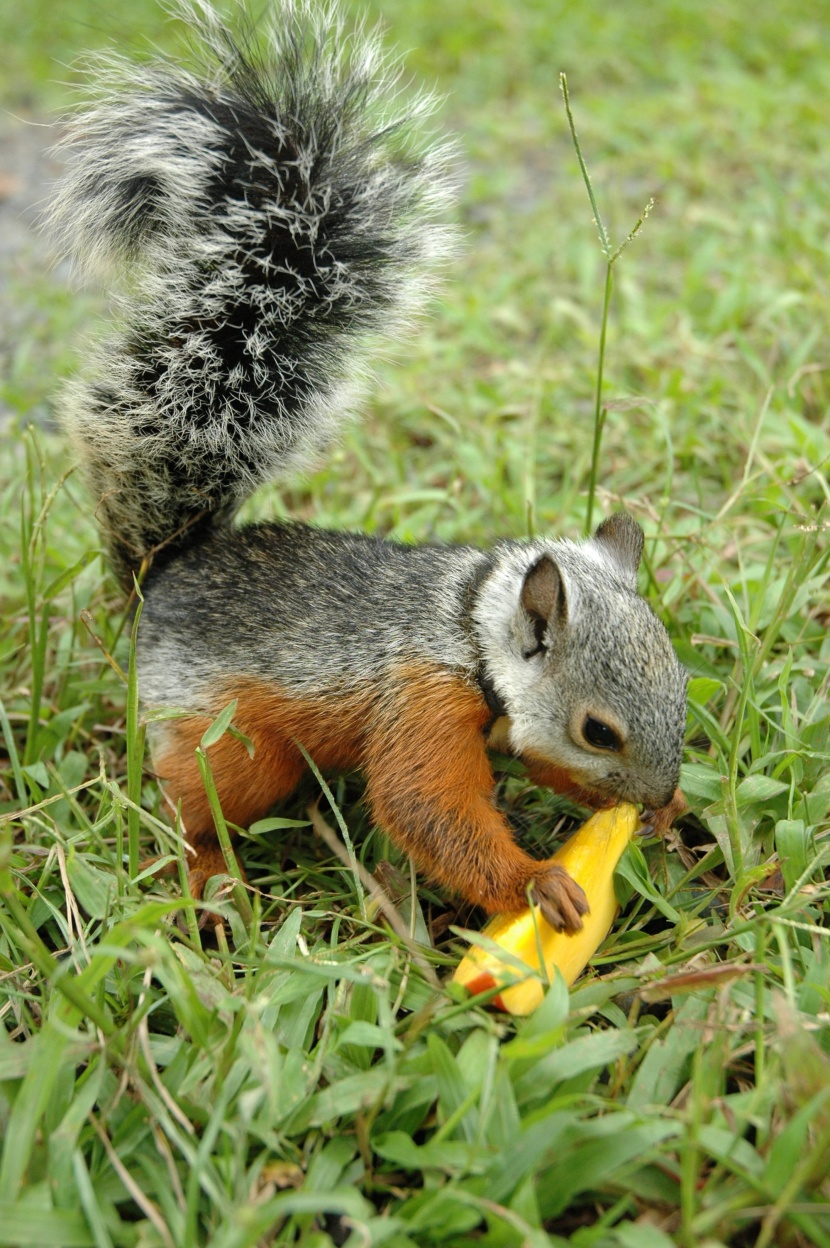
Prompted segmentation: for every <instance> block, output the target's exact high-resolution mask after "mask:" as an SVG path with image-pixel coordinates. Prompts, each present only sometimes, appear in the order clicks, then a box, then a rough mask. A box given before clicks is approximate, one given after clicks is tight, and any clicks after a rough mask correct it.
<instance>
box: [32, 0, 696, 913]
mask: <svg viewBox="0 0 830 1248" xmlns="http://www.w3.org/2000/svg"><path fill="white" fill-rule="evenodd" d="M177 11H180V12H182V13H183V14H184V16H185V19H186V21H187V22H188V24H189V25H190V27H191V28H192V31H193V33H194V34H195V36H196V38H197V39H198V40H199V41H200V43H201V46H202V49H203V54H202V56H201V59H200V63H199V68H198V70H197V71H194V72H190V71H188V70H185V69H184V68H181V67H180V66H178V65H177V64H176V63H173V62H171V61H169V60H166V59H162V60H161V61H160V62H158V63H155V64H152V65H150V66H144V67H134V66H130V65H128V64H127V63H126V62H122V61H121V60H120V59H119V58H112V59H111V60H109V61H108V62H107V63H106V65H103V66H100V67H98V68H97V69H96V75H97V78H98V82H97V98H96V100H95V102H94V103H93V104H92V105H90V106H87V107H86V108H85V109H84V110H82V111H80V112H79V113H78V114H76V115H75V116H74V118H73V119H72V121H71V123H70V126H69V129H68V133H67V136H66V139H65V140H64V149H65V150H66V151H67V153H68V156H69V165H68V170H67V172H66V174H65V175H64V179H63V182H62V184H61V185H60V188H59V190H58V192H57V196H56V199H55V202H54V204H53V208H52V226H53V229H54V232H55V235H56V237H57V239H58V241H59V244H60V245H61V246H62V247H63V249H64V250H65V251H66V252H67V253H68V254H70V255H71V256H72V257H73V258H74V260H75V261H76V262H79V263H81V264H84V265H87V266H89V267H91V268H92V269H93V270H100V269H102V268H103V269H104V270H105V271H106V272H107V273H108V274H110V273H112V271H113V270H114V271H115V278H116V281H115V284H116V289H117V291H118V293H117V294H116V296H115V300H116V303H115V315H116V318H117V326H116V329H115V330H114V331H113V332H112V333H111V335H110V337H109V339H108V340H107V341H106V342H105V343H104V344H103V346H101V347H99V348H98V349H97V351H96V353H95V354H94V356H93V359H92V362H91V365H90V367H89V368H88V369H87V371H86V374H85V375H84V376H82V377H81V378H80V379H76V380H74V381H73V382H71V383H69V384H68V387H67V392H66V395H65V398H64V401H63V422H64V425H65V427H66V429H67V430H68V433H69V437H70V439H71V442H72V444H73V447H74V450H75V452H76V453H77V456H78V458H79V460H80V463H81V467H82V471H83V472H84V473H85V476H86V479H87V483H88V486H89V488H90V490H91V492H92V495H93V497H94V498H95V500H96V503H97V513H96V515H97V519H98V521H99V524H100V527H101V530H102V535H103V540H104V543H105V545H106V548H107V550H108V553H109V557H110V560H111V562H112V565H113V567H114V569H115V571H116V573H117V575H118V576H119V578H120V580H121V582H122V584H123V585H124V587H125V589H127V590H130V589H131V588H132V586H133V575H134V574H135V573H136V572H137V571H138V570H139V569H142V568H143V570H144V571H145V572H146V575H145V577H144V581H143V597H144V606H143V614H142V618H141V626H140V629H139V638H138V658H137V662H138V672H139V682H140V688H141V691H142V698H143V701H144V704H145V705H146V706H149V707H158V706H174V707H177V708H183V709H184V711H185V712H187V713H186V715H184V716H183V717H180V718H174V719H168V720H166V721H164V722H163V723H160V724H155V725H153V726H152V729H153V731H152V733H151V744H152V747H153V761H154V768H155V770H156V772H157V774H158V775H159V777H160V778H161V780H162V782H163V785H164V789H165V793H166V796H167V799H168V800H169V802H170V804H171V806H172V808H173V809H174V810H175V809H176V808H177V807H180V810H181V816H182V823H183V827H184V829H185V832H186V836H187V840H188V843H189V845H190V847H191V848H192V850H193V851H195V858H194V865H193V866H192V869H191V872H190V885H191V889H192V892H193V893H194V895H195V896H200V895H201V893H202V890H203V888H204V884H205V883H206V881H207V879H208V878H209V877H210V876H211V875H214V874H218V873H222V872H224V871H225V866H224V859H223V857H222V854H221V850H220V847H219V844H218V839H217V835H216V831H215V827H214V822H213V818H212V815H211V810H210V806H209V803H208V799H207V796H206V793H205V789H204V786H203V783H202V780H201V777H200V772H199V769H198V766H197V759H196V756H195V752H194V751H195V747H196V746H197V745H198V744H199V742H200V739H201V737H202V735H203V733H204V732H205V730H206V728H207V726H208V725H209V724H210V723H211V722H212V721H213V720H214V719H215V718H216V716H217V715H218V714H219V712H220V711H221V710H222V709H223V708H225V707H226V706H227V705H228V704H229V703H230V702H231V700H233V699H235V700H236V710H235V713H234V716H233V720H234V725H235V726H236V728H238V729H239V730H240V733H241V734H244V736H246V737H248V738H249V740H250V742H252V743H253V753H252V755H251V754H249V751H248V749H247V748H246V745H245V744H244V743H243V742H242V741H241V740H240V739H239V736H238V735H233V734H227V733H226V734H225V735H224V736H223V737H222V738H221V739H220V740H219V741H218V742H216V743H215V744H213V745H212V746H211V747H210V748H209V759H210V764H211V769H212V773H213V777H214V781H215V784H216V788H217V791H218V794H219V798H220V801H221V805H222V809H223V812H224V816H225V818H226V820H227V821H228V822H229V823H231V824H234V825H238V826H246V825H248V824H250V823H251V822H253V821H254V820H257V819H259V818H261V817H262V816H264V815H265V814H266V813H267V812H268V811H269V809H271V808H272V807H273V806H274V805H275V804H276V803H277V802H279V801H280V800H281V799H283V798H285V797H287V796H288V795H289V794H290V793H291V792H292V791H293V790H294V788H295V786H296V785H297V783H298V781H299V780H300V778H301V776H302V775H303V773H304V772H305V771H306V768H307V763H306V759H305V757H304V754H303V751H305V752H306V753H307V755H308V756H310V757H311V758H312V759H313V760H314V761H315V763H316V765H317V767H318V768H320V769H321V770H325V771H338V770H345V769H352V768H359V769H361V770H362V772H363V774H364V776H365V780H366V798H367V801H368V804H369V807H370V810H371V812H372V815H373V817H374V819H375V820H376V821H377V823H378V824H379V825H380V826H381V827H382V828H383V829H384V830H385V831H386V832H387V833H388V834H389V836H390V837H391V838H392V840H393V841H394V842H395V843H396V844H397V845H398V846H399V847H400V849H401V850H403V851H404V852H405V853H407V854H409V855H411V857H412V859H413V860H414V862H415V864H416V865H417V867H418V868H419V869H421V870H423V871H424V872H425V873H426V874H427V875H428V876H429V877H430V878H431V879H432V880H433V881H435V882H437V883H438V884H440V885H443V886H445V887H448V888H449V889H451V890H453V891H455V892H456V893H459V894H461V895H462V896H463V897H464V898H466V899H467V900H468V901H470V902H473V903H475V904H478V905H481V906H483V907H484V908H485V909H486V910H488V911H491V912H496V911H510V910H518V909H522V908H523V907H524V906H525V905H526V904H527V899H528V895H529V893H530V896H531V897H532V899H533V900H534V901H535V902H536V903H537V904H538V905H539V906H540V908H541V911H542V913H543V914H544V916H545V917H546V919H547V920H548V921H549V922H550V923H551V924H552V925H553V926H554V927H555V928H557V929H559V930H564V931H567V932H574V931H576V930H578V929H579V928H580V927H581V926H582V916H583V915H584V914H585V913H586V912H587V903H586V900H585V896H584V894H583V892H582V890H581V888H580V887H579V886H578V885H577V884H576V883H575V882H574V881H573V880H572V879H571V878H570V876H569V875H568V874H567V873H566V872H565V871H564V870H563V869H562V868H561V867H560V866H558V865H557V864H556V863H553V862H551V861H539V860H537V859H534V858H532V857H531V856H530V855H528V854H527V853H526V852H525V851H524V850H522V849H521V848H520V847H519V846H518V845H517V843H516V841H515V840H514V837H513V834H512V832H511V829H510V826H509V824H508V822H507V820H506V818H505V816H504V815H503V814H502V813H501V812H500V810H499V809H498V807H497V805H496V804H495V802H494V787H495V785H494V777H493V772H492V769H491V763H490V761H489V757H488V746H491V747H492V746H494V745H496V746H497V747H498V748H499V749H500V750H502V751H504V750H508V751H509V752H511V753H512V754H514V755H515V756H516V757H518V758H519V759H520V760H522V761H523V762H524V763H525V764H526V766H527V770H528V773H529V775H530V777H531V779H532V780H533V781H535V782H536V783H538V784H541V785H550V786H551V787H553V788H554V789H556V790H558V791H560V792H565V793H568V794H570V795H571V796H574V797H576V798H577V799H578V800H582V801H584V802H586V803H588V804H593V805H604V804H611V803H613V802H616V801H619V800H621V799H625V800H628V801H632V802H637V803H642V804H643V805H644V806H645V807H646V809H647V811H648V812H649V816H650V817H651V818H652V819H653V820H655V821H656V822H657V823H661V824H663V825H664V826H668V823H669V822H670V821H671V819H672V818H673V817H674V814H675V813H676V812H677V810H678V809H679V808H682V805H683V801H682V794H680V791H679V789H678V788H677V785H678V781H679V772H680V760H681V752H682V745H683V736H684V728H685V722H686V683H687V677H686V674H685V672H684V669H683V668H682V667H681V665H680V663H679V661H678V659H677V657H676V655H675V653H674V650H673V648H672V645H671V643H670V640H669V637H668V634H667V632H666V630H665V628H664V627H663V625H662V623H661V622H660V621H659V620H658V619H657V617H656V615H655V614H654V613H653V612H652V610H651V609H650V607H649V606H648V605H647V603H646V602H645V601H644V600H643V599H642V598H641V597H640V596H639V595H638V593H637V570H638V566H639V563H640V558H641V554H642V550H643V543H644V538H643V533H642V530H641V528H640V527H639V525H638V524H637V523H636V522H635V521H634V520H633V519H632V518H631V517H630V516H629V515H628V514H626V513H624V512H622V513H617V514H613V515H611V516H610V517H609V518H608V519H606V520H605V521H603V523H601V524H600V525H599V527H598V528H597V530H596V532H595V533H594V534H593V536H592V537H591V538H590V539H588V540H586V541H582V542H573V541H569V540H565V539H558V540H548V539H545V538H537V539H534V540H528V541H519V540H506V541H500V542H498V543H497V544H496V545H495V546H494V547H493V548H492V549H490V550H479V549H475V548H472V547H469V546H463V545H458V546H452V545H438V544H424V545H419V544H414V545H406V544H401V543H396V542H394V541H389V540H382V539H379V538H376V537H373V536H368V535H363V534H359V533H349V532H331V531H323V530H320V529H317V528H314V527H312V526H310V525H307V524H303V523H295V522H286V523H254V524H249V525H246V526H242V527H235V526H234V524H233V517H234V513H235V512H236V510H237V509H238V507H239V505H240V504H241V502H242V501H243V500H244V499H245V498H247V497H248V496H249V495H250V494H251V493H252V492H253V490H254V489H255V488H256V487H257V486H258V485H260V484H262V483H264V482H266V481H273V480H278V479H280V478H283V479H284V478H285V477H287V476H290V475H291V474H293V473H295V472H297V471H298V469H299V468H300V467H301V466H302V465H304V464H306V463H308V462H309V461H310V460H313V459H314V458H315V456H316V455H317V454H318V453H319V452H320V451H321V449H322V448H324V447H325V445H326V444H327V443H328V442H329V441H330V440H331V438H332V436H333V435H334V434H335V433H336V431H337V429H338V427H339V426H340V425H341V423H342V422H343V420H344V419H345V417H346V414H347V413H348V412H350V409H351V408H353V406H354V404H355V401H356V396H357V395H358V394H359V391H360V387H361V383H362V382H363V381H364V377H365V373H366V355H367V352H369V351H370V349H371V347H372V343H373V342H374V341H375V340H376V338H377V336H378V334H379V333H386V334H392V335H397V334H399V332H400V331H401V329H402V327H403V326H405V325H406V324H408V322H409V320H410V318H411V314H412V312H413V310H414V309H416V308H417V307H418V306H419V305H420V304H421V303H422V302H423V299H424V295H425V293H427V292H428V291H429V287H430V274H431V273H432V272H433V271H434V268H435V264H436V262H440V261H441V260H442V259H443V258H444V257H445V256H446V255H447V254H451V251H452V239H451V237H450V234H451V232H448V230H447V227H446V226H444V225H443V224H442V218H443V216H444V215H445V214H444V211H443V208H444V205H445V203H446V202H447V200H448V199H451V198H452V193H453V190H454V186H453V173H452V169H453V160H452V155H451V153H450V152H448V149H447V145H446V144H444V143H443V142H441V141H438V140H435V139H434V138H433V137H432V135H431V134H430V133H428V132H426V133H425V129H424V126H423V124H422V120H421V119H422V117H423V116H425V115H426V114H427V113H428V111H429V107H430V101H429V100H425V98H424V97H422V98H420V99H419V100H417V101H416V102H415V103H414V104H409V105H408V106H407V107H402V106H401V105H400V104H397V105H396V103H395V97H396V95H397V94H398V92H397V90H396V84H397V82H398V79H399V76H400V70H399V68H398V67H397V65H396V63H391V64H390V62H389V59H388V58H387V57H385V56H384V54H383V53H381V51H380V48H379V40H378V36H377V33H375V32H369V31H366V30H365V29H362V28H361V29H359V30H358V31H357V33H355V34H352V35H351V36H350V37H346V35H345V33H344V27H343V22H342V19H341V17H340V16H339V15H338V13H337V11H336V9H333V8H331V7H321V8H318V9H315V8H314V7H313V6H312V5H310V4H308V3H306V0H278V2H277V3H276V4H275V7H274V11H273V13H272V15H271V18H270V24H269V25H268V28H267V30H266V31H265V32H264V34H263V33H262V32H260V33H257V34H256V35H255V33H254V32H253V31H252V30H243V31H242V33H241V34H240V33H239V32H238V31H235V30H234V29H232V28H231V27H230V26H229V25H228V24H227V23H226V22H225V21H224V19H222V18H221V17H220V16H219V15H218V14H217V13H216V12H215V11H214V10H213V9H212V8H211V7H210V5H209V4H208V3H207V0H193V3H186V2H185V3H183V4H181V6H180V9H179V10H177ZM395 108H397V110H398V111H397V112H395V111H394V109H395ZM390 109H391V110H392V111H390ZM119 280H120V285H119V284H118V281H119ZM300 747H302V750H301V748H300Z"/></svg>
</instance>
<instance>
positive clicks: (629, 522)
mask: <svg viewBox="0 0 830 1248" xmlns="http://www.w3.org/2000/svg"><path fill="white" fill-rule="evenodd" d="M593 540H594V541H595V542H599V543H600V544H601V545H603V546H605V547H606V549H607V550H608V552H609V554H611V555H613V556H614V558H615V559H616V561H617V563H618V564H619V565H620V566H621V567H622V568H623V570H624V571H626V572H630V573H631V574H632V576H635V577H636V575H637V569H638V568H639V566H640V560H641V559H642V557H643V547H644V546H645V543H646V539H645V535H644V533H643V530H642V529H641V528H640V526H639V524H638V523H637V521H636V520H635V519H634V517H633V516H630V515H629V514H628V512H627V511H615V512H614V514H613V515H612V516H609V517H608V519H607V520H603V522H602V524H601V525H600V526H599V528H598V529H597V531H596V533H595V534H594V537H593Z"/></svg>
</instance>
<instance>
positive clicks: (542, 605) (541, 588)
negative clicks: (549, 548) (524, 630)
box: [520, 555, 568, 659]
mask: <svg viewBox="0 0 830 1248" xmlns="http://www.w3.org/2000/svg"><path fill="white" fill-rule="evenodd" d="M520 601H521V604H522V607H523V609H524V612H525V615H526V616H527V617H528V620H529V623H530V626H531V628H532V630H533V635H534V637H535V638H536V648H535V649H531V650H529V651H527V652H526V653H525V656H524V657H525V658H526V659H530V658H532V657H533V656H534V655H535V654H539V653H540V652H541V651H543V650H547V648H548V644H547V640H546V637H547V633H548V629H549V628H550V627H551V625H560V626H562V625H564V624H565V623H566V622H567V619H568V603H567V600H566V598H565V586H564V585H563V583H562V577H561V575H560V572H559V569H558V567H557V566H556V564H555V563H554V561H553V559H551V557H550V555H541V556H540V558H538V559H537V560H536V562H535V563H534V564H533V565H532V566H531V567H530V568H529V569H528V570H527V572H526V573H525V579H524V583H523V584H522V593H521V598H520Z"/></svg>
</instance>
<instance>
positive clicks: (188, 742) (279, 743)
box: [155, 677, 368, 897]
mask: <svg viewBox="0 0 830 1248" xmlns="http://www.w3.org/2000/svg"><path fill="white" fill-rule="evenodd" d="M231 699H234V700H235V701H236V704H237V705H236V711H235V712H234V716H233V723H234V726H235V727H236V728H237V729H239V731H240V732H241V733H242V734H244V736H245V737H247V738H248V741H249V743H250V744H251V745H252V746H253V755H251V753H250V752H249V745H248V744H246V742H244V741H241V740H240V739H239V737H238V736H232V735H230V733H226V734H225V735H224V736H223V737H221V738H220V739H219V740H218V741H216V742H215V743H214V744H213V745H211V746H209V747H208V750H207V757H208V762H209V763H210V770H211V774H212V776H213V782H214V784H215V786H216V792H217V794H218V796H219V803H220V805H221V807H222V813H223V815H224V817H225V819H226V821H227V822H228V823H231V824H236V825H237V826H238V827H248V826H249V825H250V824H251V823H253V822H254V821H255V820H257V819H261V818H262V817H263V816H264V815H266V814H267V813H268V811H269V810H270V809H271V807H272V806H274V805H276V803H277V802H279V801H280V800H281V799H282V798H285V797H288V796H289V795H290V794H291V793H293V791H294V789H295V788H296V787H297V784H298V782H299V780H300V777H301V776H302V775H303V773H304V771H305V770H306V762H305V759H304V758H303V755H302V753H301V751H300V748H299V744H302V746H303V748H304V749H305V750H307V752H308V754H309V755H310V756H311V757H312V758H313V759H314V761H315V763H316V764H317V766H318V767H320V768H321V769H322V770H324V771H325V770H333V771H342V770H345V769H347V768H350V767H353V766H356V765H358V764H359V763H360V761H361V751H362V741H363V724H364V723H365V720H366V718H367V714H368V711H367V694H366V693H365V692H361V691H357V692H352V693H351V694H350V695H348V694H341V695H339V696H337V697H335V696H333V695H328V696H325V695H317V696H310V697H305V698H303V697H298V696H296V695H294V696H292V695H290V694H288V693H286V692H285V690H282V689H280V688H279V687H278V686H276V685H272V684H269V683H267V682H264V681H260V680H256V679H253V678H250V677H239V678H238V679H236V680H234V681H230V682H228V683H227V684H226V685H224V686H223V687H222V689H221V690H217V691H216V695H215V697H211V699H210V703H211V705H215V706H216V707H217V708H221V707H222V706H226V705H227V704H228V703H229V702H230V701H231ZM217 713H218V711H217ZM211 722H212V719H211V717H210V716H201V715H194V716H192V717H188V718H186V719H179V720H168V721H166V722H165V724H164V728H163V730H162V731H163V737H162V739H161V741H160V742H159V743H158V746H157V748H156V750H155V764H156V771H157V772H158V775H159V777H160V779H161V780H162V782H163V784H164V791H165V796H166V798H167V801H168V803H169V804H170V806H171V807H172V809H173V810H174V811H175V809H176V807H177V805H178V804H179V803H181V812H182V823H183V825H184V830H185V834H186V837H187V841H188V844H189V845H190V846H191V848H192V849H193V850H194V851H195V853H196V858H195V861H194V862H193V865H192V867H191V870H190V872H189V883H190V889H191V893H192V894H193V896H194V897H200V896H201V895H202V892H203V890H204V886H205V883H206V882H207V880H208V879H210V877H211V875H217V874H223V873H224V872H225V869H226V868H225V860H224V857H223V856H222V850H221V847H220V845H219V841H218V839H217V836H216V829H215V826H214V821H213V815H212V813H211V809H210V803H209V801H208V796H207V793H206V792H205V786H204V783H203V781H202V776H201V772H200V770H199V765H198V762H197V760H196V748H197V746H198V745H199V743H200V741H201V740H202V737H203V735H204V733H205V731H206V730H207V729H208V728H209V727H210V724H211Z"/></svg>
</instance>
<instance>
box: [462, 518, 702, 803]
mask: <svg viewBox="0 0 830 1248" xmlns="http://www.w3.org/2000/svg"><path fill="white" fill-rule="evenodd" d="M643 543H644V538H643V532H642V529H641V528H640V526H639V525H638V524H637V523H636V521H634V520H633V519H632V518H631V517H630V516H628V515H627V514H626V513H624V512H620V513H618V514H616V515H613V516H611V517H610V518H609V519H608V520H605V521H604V522H603V523H602V524H601V525H600V526H599V528H598V529H597V530H596V532H595V533H594V535H593V537H592V538H591V539H590V540H589V541H587V542H585V543H584V544H582V545H576V544H575V543H573V542H567V541H557V542H533V543H531V544H529V545H522V546H520V545H518V544H513V543H510V544H506V545H505V546H503V547H501V548H500V551H499V552H497V555H496V563H495V567H494V569H493V571H492V573H491V574H490V576H489V577H488V578H487V580H486V581H485V582H484V584H483V586H482V590H481V592H480V594H479V596H478V599H477V601H476V604H475V607H474V610H473V619H474V627H475V630H476V634H477V636H478V639H479V643H480V645H481V652H482V657H483V660H484V666H485V669H486V673H487V676H488V678H489V679H490V680H491V681H492V684H493V687H494V688H495V690H496V692H497V693H498V695H499V697H500V699H501V701H502V703H503V704H504V707H505V709H506V711H507V714H508V716H509V718H510V734H509V739H510V744H511V747H512V748H513V749H514V750H515V751H516V753H517V754H523V755H527V756H531V757H534V758H537V759H541V760H544V761H546V762H549V763H552V764H554V765H555V766H556V767H558V768H561V769H563V770H564V771H566V772H567V773H568V775H569V776H570V777H571V779H572V781H573V782H574V783H575V784H576V785H578V786H580V787H584V788H587V789H591V790H593V791H594V792H596V793H599V794H602V795H603V796H605V797H608V798H616V799H625V800H628V801H634V802H643V803H645V805H646V806H647V807H653V808H656V807H659V806H664V805H666V803H668V802H669V800H670V799H671V796H672V794H673V792H674V790H675V788H676V787H677V784H678V780H679V776H680V761H681V755H682V749H683V735H684V730H685V726H686V680H687V677H686V672H685V671H684V669H683V668H682V667H681V665H680V663H679V661H678V659H677V656H676V655H675V653H674V650H673V649H672V645H671V642H670V640H669V637H668V633H667V632H666V630H665V628H664V627H663V625H662V624H661V623H660V621H659V620H658V619H657V617H656V616H655V615H654V613H653V612H652V610H651V608H650V607H649V606H648V605H647V603H646V602H644V600H643V599H642V598H640V597H639V595H638V593H637V569H638V567H639V563H640V557H641V555H642V551H643Z"/></svg>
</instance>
